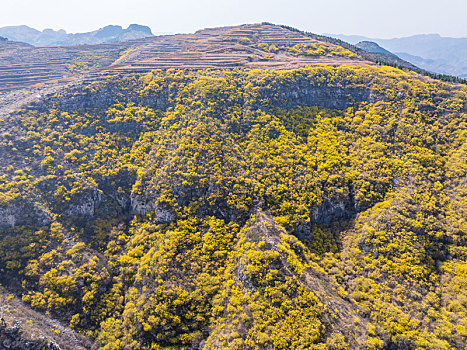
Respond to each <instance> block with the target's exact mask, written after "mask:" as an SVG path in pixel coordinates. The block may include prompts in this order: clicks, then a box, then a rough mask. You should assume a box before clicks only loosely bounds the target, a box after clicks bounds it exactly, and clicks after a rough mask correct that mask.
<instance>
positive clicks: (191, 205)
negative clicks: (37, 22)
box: [0, 66, 467, 349]
mask: <svg viewBox="0 0 467 350" xmlns="http://www.w3.org/2000/svg"><path fill="white" fill-rule="evenodd" d="M466 102H467V91H466V89H465V88H464V87H460V86H455V85H449V84H445V83H441V82H437V81H434V80H429V79H425V78H420V77H417V76H415V75H411V74H408V73H404V72H402V71H399V70H397V69H393V68H387V67H370V66H366V67H358V66H340V67H336V68H333V67H329V66H328V67H326V66H320V67H315V68H301V69H298V70H292V71H284V72H275V71H271V70H223V71H216V70H206V71H197V72H190V71H182V70H173V71H168V72H163V71H154V72H153V73H149V74H147V75H143V76H141V77H139V78H138V77H136V76H130V77H127V78H118V77H115V78H111V79H109V80H107V81H103V82H99V83H98V82H96V83H93V84H90V85H82V86H74V87H70V88H69V89H68V90H64V91H62V92H61V93H60V94H58V95H56V96H50V97H48V98H46V99H42V100H41V101H40V102H38V103H36V104H34V105H31V106H30V107H29V108H28V109H27V110H23V111H20V112H16V113H13V114H11V115H10V116H7V117H4V118H3V120H2V121H1V122H0V130H2V136H1V138H2V139H1V140H2V141H1V144H0V157H1V159H0V160H1V161H0V164H1V174H2V175H1V177H0V191H1V196H0V214H1V215H0V228H1V235H0V237H1V242H0V266H1V268H2V274H1V276H2V281H1V282H2V284H4V285H5V286H7V287H8V288H10V290H12V291H14V292H15V293H16V294H17V295H19V296H22V298H23V300H24V301H25V302H26V303H29V304H30V305H31V306H32V307H33V308H36V309H37V310H40V311H42V312H47V313H50V314H51V315H54V316H55V317H58V318H60V319H62V320H64V321H66V322H69V323H70V325H71V326H72V327H73V328H75V329H76V330H78V331H81V332H84V333H85V334H87V335H88V336H89V337H92V338H94V339H96V341H97V343H98V344H100V346H101V347H102V348H103V349H120V348H125V347H126V348H135V349H138V348H151V347H152V348H167V349H168V348H180V349H182V348H204V349H221V348H230V349H253V348H254V349H257V348H263V349H268V348H277V349H297V348H303V349H310V348H311V349H313V348H316V349H324V348H331V349H345V348H365V347H366V348H374V349H378V348H384V349H395V348H397V349H433V348H436V349H452V348H457V349H461V348H463V346H464V345H465V342H466V336H467V333H466V331H465V330H466V325H467V324H466V323H467V322H466V321H467V320H466V318H465V305H466V303H465V300H466V299H467V295H466V290H465V268H466V261H465V259H466V250H465V249H466V239H465V238H466V236H465V233H466V229H467V227H466V223H465V217H466V213H467V203H466V201H465V198H466V196H465V178H466V171H465V170H466V169H467V165H466V159H467V157H466V156H465V150H466V144H467V143H466V139H465V137H466V135H467V132H466V130H465V128H466V125H467V124H466V122H467V120H466V118H467V113H466Z"/></svg>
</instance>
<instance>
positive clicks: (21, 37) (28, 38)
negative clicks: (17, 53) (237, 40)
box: [0, 24, 153, 46]
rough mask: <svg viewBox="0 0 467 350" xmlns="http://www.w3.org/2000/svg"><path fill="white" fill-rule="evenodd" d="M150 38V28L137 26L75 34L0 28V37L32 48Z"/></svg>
mask: <svg viewBox="0 0 467 350" xmlns="http://www.w3.org/2000/svg"><path fill="white" fill-rule="evenodd" d="M150 36H153V34H152V31H151V28H149V27H147V26H142V25H139V24H132V25H130V26H129V27H128V28H127V29H123V28H122V27H121V26H118V25H109V26H106V27H104V28H100V29H98V30H95V31H92V32H87V33H76V34H70V33H67V32H66V31H65V30H63V29H60V30H53V29H44V30H43V31H42V32H41V31H39V30H37V29H34V28H31V27H28V26H25V25H21V26H9V27H3V28H0V37H4V38H7V39H9V40H12V41H21V42H24V43H28V44H31V45H34V46H70V45H85V44H102V43H108V42H116V41H126V40H133V39H141V38H146V37H150Z"/></svg>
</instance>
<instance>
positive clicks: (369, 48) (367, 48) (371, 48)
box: [355, 40, 395, 56]
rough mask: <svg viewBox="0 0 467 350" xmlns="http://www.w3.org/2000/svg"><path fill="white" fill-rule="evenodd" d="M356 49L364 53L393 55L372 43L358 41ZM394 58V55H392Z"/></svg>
mask: <svg viewBox="0 0 467 350" xmlns="http://www.w3.org/2000/svg"><path fill="white" fill-rule="evenodd" d="M355 46H357V47H358V48H360V49H362V50H365V51H366V52H372V53H383V54H386V55H394V54H393V53H392V52H390V51H388V50H386V49H385V48H383V47H381V46H379V45H378V44H377V43H375V42H374V41H368V40H365V41H360V42H359V43H358V44H357V45H355ZM394 56H395V55H394Z"/></svg>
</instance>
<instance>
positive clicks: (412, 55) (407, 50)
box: [0, 33, 467, 78]
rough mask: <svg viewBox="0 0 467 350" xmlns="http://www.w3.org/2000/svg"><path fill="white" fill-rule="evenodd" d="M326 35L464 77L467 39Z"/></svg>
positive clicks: (438, 71)
mask: <svg viewBox="0 0 467 350" xmlns="http://www.w3.org/2000/svg"><path fill="white" fill-rule="evenodd" d="M0 35H1V33H0ZM326 35H329V36H331V37H334V38H338V39H341V40H344V41H347V42H349V43H351V44H358V43H360V42H362V41H364V42H367V41H372V42H375V43H377V44H379V45H380V46H382V47H383V48H385V49H386V50H389V51H391V52H392V53H394V54H396V55H397V56H399V57H400V58H402V59H404V60H406V61H408V62H410V63H412V64H414V65H416V66H418V67H420V68H423V69H426V70H428V71H430V72H433V73H442V74H448V75H454V76H458V77H461V78H467V38H448V37H442V36H440V35H438V34H422V35H414V36H410V37H405V38H394V39H374V38H368V37H364V36H359V35H342V34H326Z"/></svg>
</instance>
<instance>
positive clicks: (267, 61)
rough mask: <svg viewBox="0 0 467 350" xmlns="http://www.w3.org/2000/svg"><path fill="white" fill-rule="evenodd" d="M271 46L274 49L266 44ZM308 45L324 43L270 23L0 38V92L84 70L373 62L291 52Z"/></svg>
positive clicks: (91, 74)
mask: <svg viewBox="0 0 467 350" xmlns="http://www.w3.org/2000/svg"><path fill="white" fill-rule="evenodd" d="M264 44H267V45H264ZM272 44H274V45H275V49H274V50H273V51H271V50H269V51H268V50H267V49H265V48H264V47H268V46H269V45H272ZM310 44H315V45H320V44H323V45H325V44H326V43H324V42H320V41H319V40H316V39H314V38H313V37H309V36H306V35H304V34H302V33H300V32H295V31H292V30H289V29H285V28H282V27H280V26H276V25H271V24H248V25H242V26H236V27H223V28H213V29H204V30H201V31H198V32H196V33H194V34H178V35H169V36H158V37H151V38H146V39H141V40H134V41H127V42H117V43H109V44H100V45H84V46H67V47H34V46H31V45H28V44H23V43H16V42H9V41H6V42H0V92H6V91H11V90H15V89H20V88H24V87H30V86H34V85H37V84H39V85H42V84H46V83H56V82H66V81H67V80H73V79H76V78H78V77H80V76H83V74H84V76H85V79H97V78H99V77H101V76H103V75H109V74H131V73H143V72H148V71H151V70H153V69H168V68H186V69H204V68H214V69H220V68H236V67H248V68H264V69H293V68H297V67H302V66H306V65H316V64H328V65H340V64H352V65H362V64H372V62H370V61H368V60H365V59H363V58H361V57H359V56H357V55H355V54H353V55H351V56H345V55H342V56H336V55H315V56H313V55H306V54H303V55H302V54H297V53H293V52H290V48H292V47H294V46H295V45H302V46H306V45H310ZM261 45H262V46H261ZM327 45H329V44H327ZM349 53H350V52H349Z"/></svg>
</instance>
